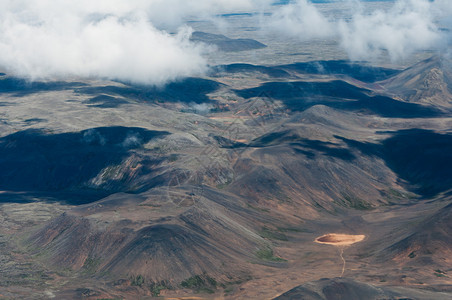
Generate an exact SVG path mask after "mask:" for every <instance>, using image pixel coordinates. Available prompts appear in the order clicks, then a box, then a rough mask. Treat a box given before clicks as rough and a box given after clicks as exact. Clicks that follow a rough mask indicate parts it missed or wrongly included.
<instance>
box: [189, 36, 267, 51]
mask: <svg viewBox="0 0 452 300" xmlns="http://www.w3.org/2000/svg"><path fill="white" fill-rule="evenodd" d="M190 40H191V41H192V42H202V43H206V44H209V45H215V46H217V47H218V49H219V50H221V51H224V52H236V51H246V50H255V49H262V48H265V47H267V46H266V45H264V44H262V43H260V42H258V41H256V40H252V39H231V38H228V37H226V36H224V35H222V34H213V33H207V32H201V31H195V32H193V34H192V36H191V38H190Z"/></svg>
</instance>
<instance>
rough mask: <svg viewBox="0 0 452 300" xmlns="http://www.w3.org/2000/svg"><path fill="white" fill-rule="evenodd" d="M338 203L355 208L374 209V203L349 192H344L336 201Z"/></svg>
mask: <svg viewBox="0 0 452 300" xmlns="http://www.w3.org/2000/svg"><path fill="white" fill-rule="evenodd" d="M335 202H336V203H337V204H339V205H341V206H345V207H350V208H354V209H357V210H370V209H373V207H372V205H370V204H369V203H367V202H366V201H364V200H362V199H360V198H358V197H355V196H350V195H347V194H342V198H341V199H338V200H336V201H335Z"/></svg>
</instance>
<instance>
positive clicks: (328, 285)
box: [274, 278, 415, 300]
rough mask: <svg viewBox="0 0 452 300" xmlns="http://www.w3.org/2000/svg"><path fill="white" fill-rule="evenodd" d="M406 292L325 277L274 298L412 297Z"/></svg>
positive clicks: (293, 299) (319, 299)
mask: <svg viewBox="0 0 452 300" xmlns="http://www.w3.org/2000/svg"><path fill="white" fill-rule="evenodd" d="M405 293H407V291H404V294H400V292H398V291H395V290H392V289H391V288H390V287H381V286H374V285H371V284H367V283H364V282H359V281H355V280H353V279H349V278H331V279H330V278H323V279H320V280H317V281H314V282H309V283H306V284H302V285H300V286H297V287H295V288H293V289H291V290H290V291H288V292H286V293H284V294H282V295H281V296H279V297H276V298H274V300H295V299H307V300H362V299H411V298H406V297H405V296H406V295H405ZM408 293H410V292H408ZM411 293H413V292H411ZM411 293H410V294H411ZM414 293H415V292H414ZM401 297H402V298H401Z"/></svg>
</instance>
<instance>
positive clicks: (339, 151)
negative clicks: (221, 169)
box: [249, 130, 355, 160]
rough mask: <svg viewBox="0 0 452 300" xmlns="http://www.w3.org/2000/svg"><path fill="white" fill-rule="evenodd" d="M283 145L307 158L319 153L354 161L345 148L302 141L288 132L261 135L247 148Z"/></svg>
mask: <svg viewBox="0 0 452 300" xmlns="http://www.w3.org/2000/svg"><path fill="white" fill-rule="evenodd" d="M284 143H287V144H290V145H291V146H292V148H293V149H294V150H295V151H296V152H298V153H301V154H304V155H306V156H307V157H308V158H314V157H315V154H314V153H321V154H323V155H326V156H330V157H335V158H339V159H342V160H353V159H355V155H353V153H352V152H351V151H350V150H349V149H347V148H342V147H339V145H337V144H334V143H330V142H323V141H318V140H308V139H304V138H301V137H300V136H298V135H297V134H296V133H294V132H292V131H290V130H287V131H281V132H272V133H269V134H266V135H263V136H261V137H259V138H257V139H255V140H254V141H252V142H251V143H250V145H249V146H251V147H268V146H272V145H281V144H284Z"/></svg>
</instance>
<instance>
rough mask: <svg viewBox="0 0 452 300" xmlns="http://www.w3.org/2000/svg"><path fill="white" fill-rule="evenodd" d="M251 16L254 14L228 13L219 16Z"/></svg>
mask: <svg viewBox="0 0 452 300" xmlns="http://www.w3.org/2000/svg"><path fill="white" fill-rule="evenodd" d="M253 15H254V14H252V13H230V14H221V15H219V16H220V17H224V18H228V17H241V16H246V17H251V16H253Z"/></svg>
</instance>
